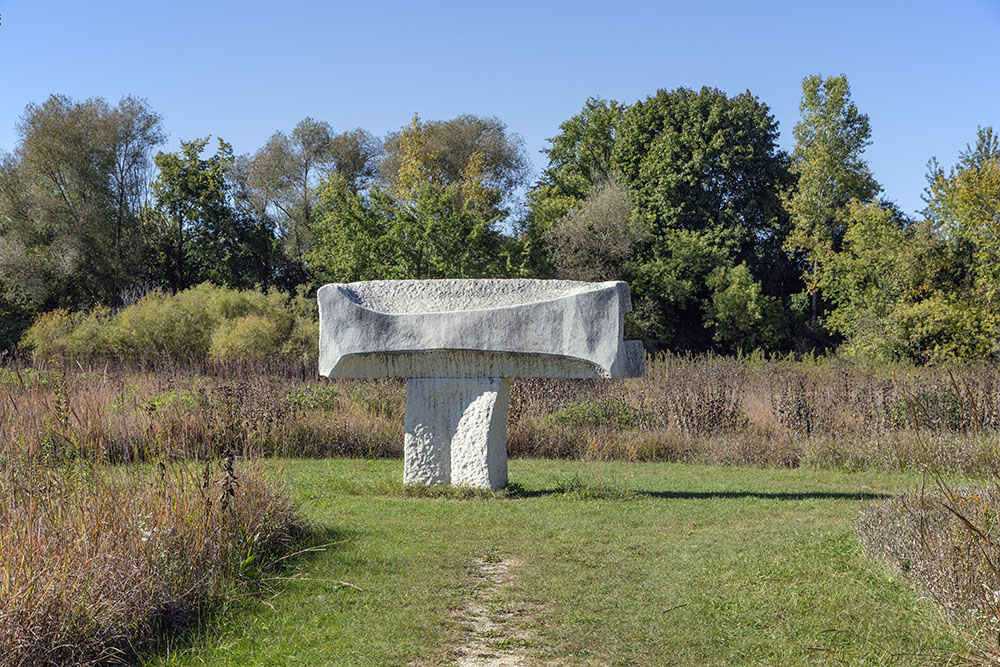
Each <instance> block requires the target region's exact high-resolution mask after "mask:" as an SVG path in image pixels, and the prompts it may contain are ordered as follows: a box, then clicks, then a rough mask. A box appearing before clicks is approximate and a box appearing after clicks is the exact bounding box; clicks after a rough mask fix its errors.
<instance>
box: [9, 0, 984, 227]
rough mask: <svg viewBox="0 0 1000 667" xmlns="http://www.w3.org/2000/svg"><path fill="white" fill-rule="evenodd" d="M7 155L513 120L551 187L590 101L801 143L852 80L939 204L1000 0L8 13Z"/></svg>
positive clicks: (880, 135) (80, 5) (120, 7)
mask: <svg viewBox="0 0 1000 667" xmlns="http://www.w3.org/2000/svg"><path fill="white" fill-rule="evenodd" d="M0 14H2V25H0V149H5V150H10V149H12V148H13V147H14V146H15V145H16V143H17V136H16V132H15V124H16V123H17V120H18V118H19V117H20V115H21V113H22V112H23V110H24V107H25V105H26V104H28V103H29V102H37V103H40V102H43V101H44V100H45V99H46V98H47V97H48V96H49V95H50V94H52V93H63V94H67V95H70V96H71V97H74V98H78V99H84V98H87V97H93V96H99V97H104V98H105V99H107V100H108V101H110V102H116V101H117V100H118V99H119V98H120V97H121V96H122V95H125V94H133V95H137V96H139V97H144V98H146V99H147V100H148V101H149V103H150V104H151V106H152V107H153V108H154V109H155V110H156V111H158V112H159V113H161V114H162V115H163V119H164V124H165V126H166V129H167V131H168V132H169V133H170V140H169V143H168V145H167V147H168V148H169V149H171V150H174V149H175V148H176V147H177V146H178V145H179V141H180V140H181V139H191V138H195V137H200V136H205V135H208V134H213V135H218V136H222V137H223V138H225V139H227V140H228V141H230V142H231V143H232V144H233V146H234V147H235V149H236V151H237V152H253V151H255V150H256V149H257V148H259V147H260V146H261V145H262V144H263V143H264V141H265V140H266V139H267V137H268V136H269V135H270V134H272V133H273V132H274V131H276V130H285V131H287V130H290V129H291V128H292V127H293V126H294V125H295V123H296V122H298V121H299V120H300V119H302V118H303V117H305V116H312V117H314V118H317V119H321V120H326V121H328V122H330V123H331V124H332V125H333V126H334V128H335V129H337V130H344V129H348V128H352V127H359V126H360V127H364V128H366V129H368V130H370V131H372V132H374V133H376V134H383V133H385V132H387V131H390V130H394V129H398V128H399V127H400V126H401V125H403V124H405V123H407V122H408V121H409V119H410V117H411V116H412V115H413V113H414V112H417V113H419V114H420V116H421V117H422V118H424V119H428V120H436V119H446V118H452V117H454V116H456V115H458V114H461V113H473V114H478V115H486V116H498V117H500V118H501V119H502V120H503V121H504V122H506V123H507V125H508V127H509V128H510V129H511V130H512V131H514V132H517V133H519V134H520V135H521V136H523V137H524V140H525V145H526V147H527V149H528V151H529V154H530V155H531V157H532V159H533V162H534V164H535V169H536V173H537V172H538V171H540V169H541V168H542V167H543V166H544V164H545V160H544V156H543V155H541V154H540V153H539V150H541V149H542V148H543V147H545V145H546V142H545V140H546V138H548V137H551V136H553V135H554V134H555V133H556V132H557V131H558V126H559V123H560V122H562V121H563V120H565V119H567V118H569V117H570V116H571V115H573V114H574V113H576V112H577V111H579V110H580V108H581V107H582V106H583V102H584V100H585V99H586V98H587V97H588V96H599V97H605V98H612V99H616V100H619V101H621V102H626V103H631V102H634V101H636V100H638V99H642V98H645V97H646V96H647V95H651V94H653V93H655V92H656V91H657V90H658V89H660V88H666V89H672V88H676V87H678V86H688V87H692V88H700V87H701V86H703V85H708V86H715V87H718V88H721V89H722V90H724V91H726V92H727V93H730V94H736V93H739V92H742V91H743V90H747V89H749V90H750V91H751V92H752V93H753V94H755V95H756V96H757V97H759V98H760V99H761V100H762V101H763V102H765V103H766V104H767V105H768V106H770V108H771V110H772V112H773V113H774V115H775V117H776V118H777V120H778V121H779V123H780V130H781V144H782V146H783V147H784V148H786V149H791V148H792V146H793V138H792V127H793V125H794V124H795V122H796V121H797V118H798V103H799V97H800V94H801V80H802V78H803V77H804V76H806V75H807V74H810V73H821V74H823V75H834V74H841V73H844V74H846V75H847V77H848V80H849V81H850V83H851V87H852V91H853V96H854V99H855V101H856V103H857V105H858V107H859V108H860V109H861V111H863V112H864V113H867V114H868V115H869V117H870V118H871V126H872V130H873V141H874V143H873V145H872V146H871V148H869V150H868V152H867V154H866V155H867V157H868V159H869V162H870V163H871V165H872V169H873V171H874V173H875V176H876V178H878V180H879V181H880V182H881V183H882V185H883V186H884V187H885V195H886V196H887V197H888V198H889V199H892V200H894V201H896V202H897V203H898V204H899V205H900V206H902V207H903V209H904V210H906V211H908V212H914V211H916V210H918V209H920V208H922V206H923V204H922V202H921V200H920V194H921V192H922V190H923V187H924V184H925V181H924V174H925V171H926V169H925V167H926V163H927V160H928V159H929V158H930V157H931V156H937V157H938V158H939V159H940V160H941V162H942V163H944V164H951V163H952V162H953V161H954V160H955V158H956V156H957V154H958V152H959V151H960V150H962V148H963V147H964V146H965V144H966V143H968V142H970V141H972V140H973V139H974V137H975V131H976V126H977V125H993V126H994V127H997V128H998V129H1000V0H951V1H950V2H945V1H941V0H935V1H930V0H911V1H907V2H904V1H879V0H867V1H856V0H846V1H836V2H834V1H832V0H831V1H827V2H810V1H808V0H788V1H777V0H775V1H769V0H757V1H748V0H739V1H737V0H727V1H718V2H711V1H703V2H693V1H691V2H683V3H681V2H627V1H623V2H620V3H612V2H607V1H602V2H586V1H577V2H563V1H558V2H557V1H549V2H546V1H545V0H534V1H532V2H521V1H519V0H514V1H509V2H502V3H501V2H491V3H476V2H468V1H467V2H423V3H416V2H408V3H398V4H397V3H391V2H380V1H373V0H368V1H358V0H354V1H352V2H300V1H295V0H286V1H285V2H282V3H277V2H267V3H264V2H249V1H248V2H228V1H216V0H201V1H200V2H190V1H188V0H176V1H172V2H142V1H136V0H129V1H102V0H96V1H95V2H79V1H74V2H65V1H63V2H44V1H42V0H0Z"/></svg>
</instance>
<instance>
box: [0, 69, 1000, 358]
mask: <svg viewBox="0 0 1000 667" xmlns="http://www.w3.org/2000/svg"><path fill="white" fill-rule="evenodd" d="M800 111H801V117H800V119H799V122H798V123H797V124H796V125H795V128H794V136H795V149H794V151H793V152H792V153H791V154H788V153H786V152H784V151H782V150H780V149H779V148H778V145H777V140H778V126H777V123H776V121H775V120H774V117H773V115H772V114H771V112H770V109H769V108H768V107H767V105H766V104H764V103H763V102H762V101H760V100H759V99H758V98H757V97H755V96H754V95H752V94H751V93H750V92H749V91H747V92H744V93H741V94H739V95H734V96H729V95H727V94H726V93H724V92H722V91H720V90H718V89H714V88H708V87H705V88H702V89H701V90H699V91H695V90H690V89H687V88H678V89H675V90H669V91H668V90H660V91H658V92H656V93H655V94H654V95H651V96H649V97H647V98H646V99H645V100H640V101H637V102H635V103H633V104H623V103H619V102H617V101H614V100H605V99H599V98H590V99H588V100H586V102H585V103H584V105H583V108H582V109H581V110H580V112H579V113H577V114H576V115H574V116H573V117H572V118H569V119H567V120H566V121H565V122H563V123H562V124H561V125H560V126H559V131H558V133H557V134H556V135H555V136H554V137H552V138H551V139H550V140H549V145H548V147H547V148H546V149H545V150H544V153H545V154H546V156H547V158H548V164H547V166H546V168H545V169H544V171H543V172H542V173H541V174H540V176H539V177H538V178H537V179H535V180H533V181H532V180H531V174H530V170H529V161H528V158H527V155H526V153H525V149H524V145H523V141H522V140H521V138H520V137H519V136H518V135H517V134H515V133H513V132H511V131H510V130H509V129H508V128H507V127H506V126H505V125H504V123H503V122H502V121H501V120H500V119H498V118H484V117H479V116H473V115H463V116H459V117H457V118H454V119H450V120H435V121H428V120H424V119H421V118H420V117H418V116H414V117H413V119H412V121H411V122H410V123H409V124H407V125H405V126H403V127H401V128H400V129H399V130H397V131H395V132H391V133H389V134H388V135H387V136H384V137H377V136H375V135H373V134H372V133H370V132H368V131H366V130H364V129H360V128H355V129H349V130H346V131H340V132H337V131H335V130H334V129H333V128H332V127H331V126H330V124H328V123H326V122H323V121H317V120H314V119H312V118H305V119H303V120H302V121H301V122H299V123H298V124H297V125H296V126H295V127H294V128H293V129H292V130H291V131H290V132H288V133H285V132H276V133H275V134H274V135H273V136H271V137H270V138H269V139H268V141H267V142H266V143H265V145H264V146H262V147H261V148H260V149H259V150H258V151H256V152H255V153H253V154H247V155H236V154H235V153H234V151H233V148H232V146H231V145H230V144H228V143H227V142H225V141H224V140H222V139H221V138H215V139H214V140H213V138H212V137H204V138H195V139H190V140H186V141H182V142H181V146H180V149H179V150H177V151H174V152H166V151H162V150H158V149H159V148H160V147H161V146H162V145H163V143H164V141H165V138H166V133H165V130H164V128H163V122H162V119H161V117H160V116H159V115H158V114H157V113H156V112H155V111H154V110H152V109H151V108H150V107H149V106H148V104H147V103H146V102H145V101H143V100H140V99H136V98H133V97H125V98H123V99H122V100H121V101H119V103H118V104H117V105H114V106H112V105H111V104H109V103H108V102H106V101H105V100H102V99H98V98H95V99H90V100H85V101H74V100H72V99H70V98H68V97H65V96H59V95H53V96H52V97H50V98H49V99H48V100H46V101H45V102H44V103H43V104H40V105H36V104H30V105H28V107H27V108H26V109H25V111H24V114H23V116H22V118H21V121H20V123H19V124H18V126H17V130H18V138H19V143H18V145H17V146H16V147H15V148H14V149H13V150H12V151H10V152H4V153H0V322H2V324H0V343H2V344H3V345H5V346H8V347H9V346H11V345H12V344H14V343H15V342H16V341H17V339H18V337H19V335H20V333H21V332H22V331H23V330H24V328H25V327H26V326H27V325H28V324H30V322H31V321H32V320H33V319H34V318H35V317H37V315H38V314H40V313H44V312H47V311H49V310H52V309H54V308H68V309H70V310H87V309H92V308H94V307H96V306H101V307H105V308H107V309H109V312H114V311H116V310H119V309H121V308H122V307H124V306H127V305H129V304H131V303H134V302H135V301H136V300H137V299H138V298H139V297H141V296H143V295H144V294H146V293H148V292H150V291H152V290H160V291H162V292H167V293H177V292H180V291H183V290H186V289H188V288H190V287H192V286H195V285H198V284H201V283H206V282H207V283H213V284H217V285H224V286H228V287H232V288H238V289H249V288H255V287H256V288H259V289H261V290H264V291H272V290H277V291H280V292H286V293H288V294H293V293H296V291H298V292H300V293H301V291H302V290H303V289H305V290H312V289H315V288H316V287H317V286H318V285H320V284H323V283H325V282H331V281H353V280H370V279H397V278H467V277H468V278H471V277H540V278H566V279H577V280H626V281H628V282H629V284H630V285H631V287H632V292H633V300H634V305H635V312H634V313H633V314H632V315H631V316H630V318H629V320H628V322H627V326H628V328H629V329H630V332H629V335H630V336H633V337H640V338H642V339H643V340H644V341H645V342H646V343H647V346H648V347H649V348H650V349H654V350H656V349H671V350H677V351H705V350H715V351H718V352H722V353H733V352H737V351H744V352H748V351H752V350H755V349H761V350H764V351H765V352H768V353H774V354H778V353H787V352H806V351H823V350H829V349H835V348H836V349H839V350H840V351H841V352H842V353H843V354H849V355H855V356H858V357H861V358H864V359H882V360H907V361H913V362H917V363H925V362H939V361H946V360H952V359H977V358H986V357H990V358H995V357H996V356H997V354H998V342H997V341H998V340H1000V338H998V336H997V333H998V329H1000V294H998V289H1000V288H998V285H1000V147H998V138H997V136H996V134H995V133H994V132H993V130H992V128H980V129H979V131H978V133H977V135H976V137H975V140H974V143H972V144H970V145H969V146H967V147H966V150H965V151H964V152H963V153H962V155H961V158H960V160H959V162H958V163H957V164H955V165H953V166H950V167H948V168H945V167H942V166H940V165H938V164H937V163H936V162H935V161H933V160H932V161H931V163H930V165H929V169H928V185H927V189H926V191H925V193H924V198H925V201H926V203H927V208H926V209H925V211H924V212H923V213H922V215H921V217H920V218H919V219H914V218H911V217H909V216H907V215H906V214H904V213H903V212H902V211H900V210H899V209H898V208H897V207H896V206H895V205H894V204H893V203H892V202H891V201H890V200H888V199H886V198H884V197H882V188H881V186H880V185H879V184H878V182H877V181H876V179H875V178H874V176H873V174H872V173H871V170H870V169H869V166H868V164H867V163H866V162H865V160H864V157H863V153H864V150H865V148H866V147H867V146H868V145H870V142H871V129H870V124H869V119H868V117H867V116H866V115H865V114H863V113H861V112H860V111H859V110H858V109H857V107H856V105H855V104H854V102H853V101H852V99H851V95H850V88H849V85H848V82H847V79H846V78H845V77H844V76H836V77H826V78H824V77H822V76H819V75H813V76H808V77H806V78H805V79H804V80H803V82H802V98H801V105H800Z"/></svg>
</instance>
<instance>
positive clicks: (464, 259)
mask: <svg viewBox="0 0 1000 667" xmlns="http://www.w3.org/2000/svg"><path fill="white" fill-rule="evenodd" d="M497 123H498V121H495V120H491V121H489V122H487V121H483V120H482V119H475V118H474V117H465V116H463V117H460V118H458V119H455V120H454V121H448V122H447V123H440V122H438V123H423V122H421V121H420V120H419V118H416V117H414V119H413V122H412V123H411V124H410V125H409V126H407V127H405V128H403V129H402V130H401V131H400V132H398V133H396V134H394V135H392V136H391V137H390V139H389V140H387V151H389V156H388V157H387V158H386V161H385V162H383V164H382V172H381V173H382V181H381V182H380V183H377V184H375V185H373V186H371V187H370V188H369V189H368V190H367V191H366V192H358V191H357V190H356V189H355V188H353V187H352V186H351V183H350V182H348V181H347V180H346V179H345V178H343V177H341V176H339V175H336V174H334V175H331V177H330V178H328V179H327V180H325V181H324V182H323V183H322V184H321V186H320V195H319V196H320V203H319V206H318V208H317V211H316V223H315V225H314V229H313V236H314V243H313V246H312V249H311V250H310V251H309V253H307V261H308V264H309V266H310V269H311V270H312V271H314V272H315V273H316V274H317V275H318V276H320V277H321V278H323V279H324V280H333V281H350V280H371V279H378V278H385V279H391V278H479V277H491V276H497V275H503V274H504V273H506V271H507V265H508V257H509V256H510V254H511V248H510V241H509V239H507V238H506V237H504V236H503V234H501V233H500V231H499V230H498V228H497V226H498V224H499V223H500V221H501V220H502V219H503V218H505V217H506V215H507V211H506V209H504V208H503V207H502V206H503V204H504V202H505V201H506V200H507V199H508V198H509V196H510V195H511V189H512V188H514V187H515V186H516V185H517V184H519V182H520V180H519V179H520V178H522V177H523V173H522V172H523V169H524V163H523V159H522V158H523V156H522V155H521V152H520V151H521V149H520V147H519V143H518V142H517V141H516V140H515V139H514V138H507V137H506V135H504V134H503V127H502V125H498V124H497Z"/></svg>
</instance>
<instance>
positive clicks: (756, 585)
mask: <svg viewBox="0 0 1000 667" xmlns="http://www.w3.org/2000/svg"><path fill="white" fill-rule="evenodd" d="M281 466H282V467H283V469H284V473H285V475H286V476H287V478H288V480H289V483H290V486H291V490H292V493H293V495H294V496H295V497H296V498H297V499H298V501H299V502H300V503H301V506H302V509H303V511H304V513H305V514H306V515H307V516H308V517H309V519H310V520H311V521H312V522H313V523H314V525H315V526H316V527H317V528H318V529H319V530H321V531H323V532H324V533H325V534H324V536H323V538H322V539H324V540H325V541H327V542H339V543H338V544H336V545H334V546H331V547H329V548H327V549H326V550H325V551H322V552H317V553H313V554H309V555H306V556H303V557H301V558H299V559H298V560H297V561H296V563H295V569H294V571H293V572H289V573H287V574H288V575H289V576H291V578H289V579H282V580H279V581H276V582H274V586H275V589H276V593H275V594H274V595H273V596H266V597H263V598H262V599H261V600H253V601H249V602H247V603H246V604H244V605H240V606H239V608H238V609H236V610H235V611H233V612H232V613H227V614H224V617H223V618H221V619H217V621H218V625H217V626H216V628H215V629H212V630H205V631H201V632H197V633H195V634H194V635H193V636H192V637H190V638H188V639H187V640H185V642H184V644H183V645H182V646H178V647H175V648H174V649H172V650H170V651H169V653H168V654H167V655H166V656H164V657H162V658H159V659H157V660H156V661H154V663H153V664H154V665H166V664H172V665H227V666H228V665H234V666H235V665H275V666H284V665H379V666H381V665H408V664H417V665H435V664H454V663H455V660H456V656H458V655H459V652H458V649H457V648H456V647H460V646H462V645H463V644H466V643H468V642H469V641H470V632H471V631H470V629H469V627H468V625H467V623H465V622H464V621H465V620H466V619H464V618H463V614H464V613H465V612H464V611H463V610H465V609H467V608H468V601H469V600H470V599H475V598H477V596H478V599H481V601H482V602H483V604H484V605H485V607H486V608H487V609H488V610H490V611H491V612H496V613H497V614H501V613H502V614H503V617H504V618H505V619H507V621H506V624H505V625H504V630H503V631H501V632H497V631H493V632H492V633H491V634H490V636H489V637H487V641H488V642H492V643H493V644H494V645H496V646H498V647H500V648H507V647H516V648H517V651H518V654H519V655H520V656H521V658H522V660H523V662H524V664H528V665H535V664H552V665H563V664H566V665H605V664H607V665H668V664H669V665H673V664H677V665H705V664H717V665H733V664H753V665H757V664H774V665H788V664H850V665H882V664H904V665H905V664H942V663H944V662H946V661H947V657H948V656H949V655H950V654H952V653H953V652H955V651H958V650H960V645H959V644H958V642H957V640H956V638H955V636H954V634H953V633H952V632H950V631H949V630H948V629H947V627H946V626H945V625H944V623H943V621H942V620H941V617H940V615H939V614H938V612H937V611H936V609H935V607H934V606H933V605H932V604H931V603H930V602H928V601H926V600H921V599H919V598H918V596H917V595H916V593H915V592H914V591H913V590H912V588H911V587H909V586H908V585H907V584H906V583H904V582H901V581H899V580H897V579H895V578H894V577H892V576H891V575H889V574H888V573H887V572H886V571H885V570H884V568H882V567H881V566H879V565H877V564H874V563H871V562H869V561H868V560H867V559H866V558H865V557H864V556H863V555H862V554H861V550H860V547H859V546H858V543H857V540H856V539H855V537H854V534H853V525H852V521H853V518H854V516H855V514H856V513H857V512H858V510H859V509H860V508H861V507H862V504H863V503H864V502H867V501H868V500H867V499H869V498H870V497H872V496H877V495H879V494H883V493H892V492H894V491H897V490H901V489H903V488H905V487H907V486H909V485H912V484H913V483H914V482H915V481H916V480H915V478H913V477H912V476H905V475H895V474H886V473H847V472H839V471H817V470H807V469H794V470H786V469H780V470H760V469H749V468H732V467H712V466H699V465H682V464H642V463H639V464H636V463H584V462H575V461H549V460H512V461H511V463H510V471H511V473H510V479H511V482H512V483H513V484H514V490H513V491H512V492H509V493H506V494H481V495H479V496H477V497H473V498H463V497H461V494H455V493H449V492H444V493H435V494H427V495H423V494H420V495H408V494H407V493H406V492H404V490H403V488H402V484H401V481H400V479H401V477H402V463H401V462H400V461H385V460H380V461H371V460H353V459H349V460H343V459H340V460H330V459H327V460H308V461H306V460H289V461H284V462H282V464H281ZM491 561H506V562H509V563H512V564H513V565H512V567H511V570H510V572H509V574H508V580H507V583H506V585H505V586H503V587H500V588H499V589H498V590H494V591H486V592H485V593H484V592H483V590H482V589H483V584H482V580H481V578H480V577H479V573H478V572H477V570H476V566H475V565H474V563H476V562H479V563H482V562H491ZM344 582H346V583H347V584H351V585H345V583H344ZM355 587H357V588H355Z"/></svg>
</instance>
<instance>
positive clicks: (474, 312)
mask: <svg viewBox="0 0 1000 667" xmlns="http://www.w3.org/2000/svg"><path fill="white" fill-rule="evenodd" d="M318 300H319V323H320V327H319V351H320V356H319V372H320V374H322V375H325V376H327V377H331V378H386V377H405V378H407V379H408V380H407V384H406V437H405V442H404V447H403V452H404V454H403V459H404V460H403V482H404V483H406V484H426V485H435V484H457V485H462V486H471V487H478V488H490V489H499V488H502V487H504V486H506V484H507V441H506V431H507V407H508V404H509V398H510V378H514V377H531V378H540V377H550V378H612V377H637V376H640V375H642V373H643V370H644V364H645V355H644V353H643V348H642V343H641V342H640V341H626V340H623V334H624V319H625V313H626V312H628V311H630V310H631V309H632V301H631V298H630V296H629V289H628V285H626V284H625V283H623V282H603V283H587V282H577V281H569V280H527V279H517V280H499V279H483V280H374V281H367V282H356V283H346V284H330V285H324V286H323V287H321V288H320V290H319V294H318Z"/></svg>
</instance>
